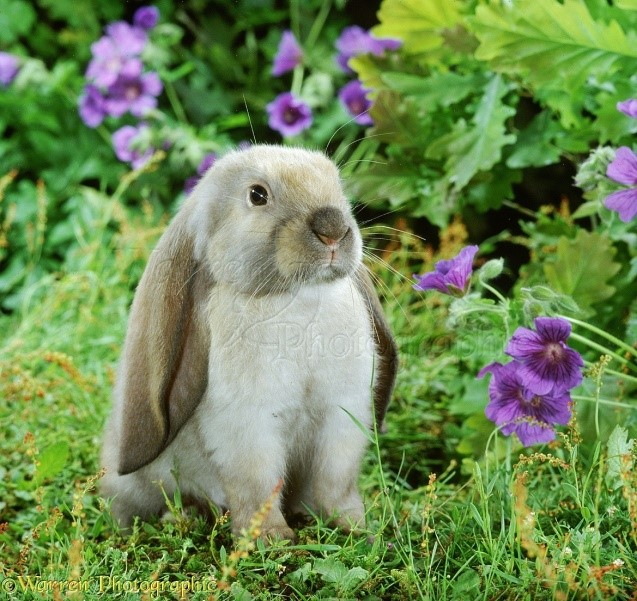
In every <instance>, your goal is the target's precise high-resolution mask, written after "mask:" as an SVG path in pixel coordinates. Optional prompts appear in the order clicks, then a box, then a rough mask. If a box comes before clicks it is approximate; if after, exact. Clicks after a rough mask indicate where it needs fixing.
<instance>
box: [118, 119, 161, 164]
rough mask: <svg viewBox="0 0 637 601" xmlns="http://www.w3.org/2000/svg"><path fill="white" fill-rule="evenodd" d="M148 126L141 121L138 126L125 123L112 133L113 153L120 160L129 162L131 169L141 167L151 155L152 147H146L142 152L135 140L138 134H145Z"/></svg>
mask: <svg viewBox="0 0 637 601" xmlns="http://www.w3.org/2000/svg"><path fill="white" fill-rule="evenodd" d="M147 130H148V126H147V125H146V124H144V123H141V124H140V125H139V126H138V127H133V126H132V125H125V126H124V127H121V128H120V129H118V130H117V131H116V132H114V133H113V137H112V141H113V148H114V149H115V155H116V156H117V158H118V159H119V160H120V161H124V162H126V163H130V164H131V165H132V166H133V169H140V168H141V167H143V166H144V165H145V164H146V163H147V162H148V160H149V159H150V157H151V156H152V155H153V152H154V150H155V149H154V148H151V147H148V148H147V149H145V150H144V151H143V152H142V151H140V150H139V148H138V147H137V144H136V142H138V138H139V136H140V135H142V134H145V133H146V132H147Z"/></svg>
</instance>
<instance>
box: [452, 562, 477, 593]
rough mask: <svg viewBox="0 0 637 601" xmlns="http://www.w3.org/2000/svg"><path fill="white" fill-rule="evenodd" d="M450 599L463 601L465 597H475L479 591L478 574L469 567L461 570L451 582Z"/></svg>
mask: <svg viewBox="0 0 637 601" xmlns="http://www.w3.org/2000/svg"><path fill="white" fill-rule="evenodd" d="M451 585H452V587H453V588H452V593H451V599H452V600H453V601H456V600H457V601H464V600H465V599H467V597H474V598H475V597H477V596H479V592H480V575H479V574H478V572H476V571H475V570H472V569H471V568H469V569H468V570H466V571H465V572H462V573H461V574H460V575H459V576H458V577H457V578H456V579H455V580H454V581H453V582H452V583H451Z"/></svg>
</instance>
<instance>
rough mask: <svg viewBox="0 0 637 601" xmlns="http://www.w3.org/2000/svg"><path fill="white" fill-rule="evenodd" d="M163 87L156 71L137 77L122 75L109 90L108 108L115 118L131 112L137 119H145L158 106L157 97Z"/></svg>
mask: <svg viewBox="0 0 637 601" xmlns="http://www.w3.org/2000/svg"><path fill="white" fill-rule="evenodd" d="M162 89H163V86H162V83H161V80H160V79H159V76H158V75H157V73H155V72H154V71H151V72H149V73H143V74H141V75H139V76H136V77H128V76H126V75H120V76H119V77H118V78H117V80H116V81H115V83H113V85H112V86H110V87H109V88H108V96H107V98H106V107H107V110H108V113H109V114H110V115H113V116H114V117H121V116H122V115H123V114H124V113H125V112H126V111H130V112H131V113H132V114H133V115H135V116H136V117H143V116H144V115H146V114H147V113H148V112H149V111H150V110H152V109H154V108H155V107H156V106H157V96H159V95H160V94H161V92H162Z"/></svg>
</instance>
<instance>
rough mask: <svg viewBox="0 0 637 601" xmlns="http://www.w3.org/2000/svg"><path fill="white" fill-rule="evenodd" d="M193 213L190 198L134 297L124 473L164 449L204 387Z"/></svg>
mask: <svg viewBox="0 0 637 601" xmlns="http://www.w3.org/2000/svg"><path fill="white" fill-rule="evenodd" d="M194 208H195V199H194V198H192V197H191V198H190V199H189V200H188V201H186V203H185V205H184V206H183V207H182V209H181V210H180V211H179V213H178V214H177V215H176V217H175V218H174V219H173V221H172V222H171V224H170V225H169V226H168V229H167V230H166V231H165V232H164V234H163V236H162V237H161V239H160V241H159V243H158V245H157V247H156V248H155V250H154V251H153V252H152V254H151V257H150V260H149V262H148V265H147V267H146V270H145V271H144V275H143V276H142V279H141V281H140V283H139V286H138V288H137V291H136V292H135V298H134V300H133V305H132V308H131V313H130V317H129V324H128V331H127V335H126V342H125V345H124V352H123V355H122V362H121V365H120V368H119V373H118V377H117V383H116V386H115V390H116V395H117V397H118V402H119V404H120V413H119V418H120V423H119V428H120V447H119V466H118V471H119V473H120V474H121V475H124V474H129V473H131V472H134V471H135V470H137V469H139V468H140V467H143V466H144V465H146V464H148V463H150V462H151V461H152V460H153V459H155V458H156V457H157V456H158V455H159V454H160V453H161V452H162V451H163V450H164V449H165V448H166V446H167V445H168V444H169V443H170V442H171V441H172V440H173V439H174V438H175V436H176V435H177V432H178V431H179V429H180V428H181V427H182V426H183V425H184V423H185V422H186V421H187V420H188V418H189V417H190V416H191V415H192V413H193V412H194V410H195V409H196V407H197V405H198V404H199V401H200V400H201V398H202V396H203V394H204V391H205V389H206V385H207V379H208V377H207V370H208V352H209V346H210V342H209V334H208V332H207V328H206V327H205V321H204V319H205V318H204V316H203V312H204V308H205V303H206V299H207V297H208V295H209V291H210V288H211V286H212V285H213V279H212V275H211V274H210V273H209V271H208V269H207V267H206V266H205V265H202V264H201V263H199V262H198V261H197V260H196V259H195V257H194V232H193V221H192V219H191V215H192V213H193V210H194Z"/></svg>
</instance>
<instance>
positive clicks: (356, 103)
mask: <svg viewBox="0 0 637 601" xmlns="http://www.w3.org/2000/svg"><path fill="white" fill-rule="evenodd" d="M349 108H350V109H351V111H352V114H354V115H360V114H361V113H364V112H365V104H364V103H363V101H362V100H352V101H351V102H350V103H349Z"/></svg>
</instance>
